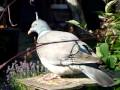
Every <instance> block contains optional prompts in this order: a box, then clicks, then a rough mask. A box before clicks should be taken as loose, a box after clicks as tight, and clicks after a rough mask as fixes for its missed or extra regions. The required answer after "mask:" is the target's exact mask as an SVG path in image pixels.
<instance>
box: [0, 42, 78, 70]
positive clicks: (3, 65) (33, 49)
mask: <svg viewBox="0 0 120 90" xmlns="http://www.w3.org/2000/svg"><path fill="white" fill-rule="evenodd" d="M72 41H75V42H76V41H80V40H66V41H56V42H48V43H37V45H36V46H33V47H31V48H30V49H29V50H27V51H22V52H20V53H18V54H16V55H15V56H13V57H12V58H10V59H9V60H7V61H6V62H4V63H3V64H1V65H0V70H1V69H2V68H3V67H5V66H6V65H7V64H8V63H9V62H10V61H12V60H14V59H15V58H17V57H19V56H21V55H24V54H25V53H26V52H30V53H32V52H34V51H35V50H36V48H37V47H40V46H43V45H48V44H55V43H64V42H72Z"/></svg>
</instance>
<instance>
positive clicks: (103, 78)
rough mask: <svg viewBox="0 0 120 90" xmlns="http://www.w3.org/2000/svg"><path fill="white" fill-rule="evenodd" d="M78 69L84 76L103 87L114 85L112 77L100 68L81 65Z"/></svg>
mask: <svg viewBox="0 0 120 90" xmlns="http://www.w3.org/2000/svg"><path fill="white" fill-rule="evenodd" d="M80 69H81V71H82V72H83V73H84V74H85V75H86V76H88V77H89V78H91V79H92V80H95V81H96V82H97V83H98V84H99V85H101V86H103V87H111V86H113V85H114V81H113V79H112V78H111V77H110V76H108V75H107V74H106V73H104V72H103V71H101V70H98V69H95V68H92V67H89V66H85V65H81V66H80Z"/></svg>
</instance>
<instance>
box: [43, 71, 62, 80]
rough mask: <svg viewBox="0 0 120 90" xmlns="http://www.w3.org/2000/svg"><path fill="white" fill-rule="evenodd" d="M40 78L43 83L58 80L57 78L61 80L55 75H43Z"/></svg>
mask: <svg viewBox="0 0 120 90" xmlns="http://www.w3.org/2000/svg"><path fill="white" fill-rule="evenodd" d="M42 78H43V80H45V81H49V80H53V79H58V78H61V77H60V76H59V75H57V74H54V73H49V74H46V75H43V77H42Z"/></svg>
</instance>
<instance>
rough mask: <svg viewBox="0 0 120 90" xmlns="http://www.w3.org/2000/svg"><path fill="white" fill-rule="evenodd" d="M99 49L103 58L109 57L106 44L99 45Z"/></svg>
mask: <svg viewBox="0 0 120 90" xmlns="http://www.w3.org/2000/svg"><path fill="white" fill-rule="evenodd" d="M99 47H100V52H101V54H102V56H103V57H106V56H108V55H109V45H108V44H107V43H100V44H99Z"/></svg>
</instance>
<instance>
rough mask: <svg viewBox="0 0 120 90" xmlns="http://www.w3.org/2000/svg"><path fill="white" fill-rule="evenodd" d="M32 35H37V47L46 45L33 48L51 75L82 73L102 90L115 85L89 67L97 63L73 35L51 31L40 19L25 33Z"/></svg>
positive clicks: (91, 53)
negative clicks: (33, 33)
mask: <svg viewBox="0 0 120 90" xmlns="http://www.w3.org/2000/svg"><path fill="white" fill-rule="evenodd" d="M31 32H36V33H37V34H38V38H37V45H39V44H40V43H49V44H46V45H42V46H39V47H36V50H37V54H38V56H39V58H40V60H41V63H42V64H43V65H44V66H45V67H46V68H47V69H48V70H49V71H51V72H52V73H54V74H57V75H59V76H63V75H69V74H76V73H80V72H82V73H84V74H85V75H86V76H88V77H89V78H90V79H92V80H94V81H96V83H98V84H99V85H101V86H103V87H110V86H113V85H114V82H113V80H112V78H111V77H109V76H108V75H107V74H106V73H104V72H103V71H101V70H99V69H96V68H94V67H92V66H89V64H90V65H91V64H95V63H98V62H99V59H98V58H97V57H96V56H95V53H94V52H93V51H92V49H91V48H90V47H89V46H88V45H87V44H86V43H84V42H82V41H81V40H79V39H78V38H77V37H76V36H75V35H73V34H72V33H69V32H63V31H55V30H51V28H50V27H49V26H48V24H47V23H46V22H45V21H43V20H41V19H37V20H35V21H34V22H33V23H32V25H31V28H30V30H29V31H28V34H30V33H31Z"/></svg>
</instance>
